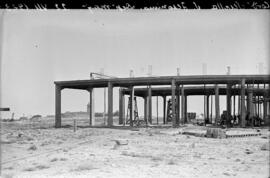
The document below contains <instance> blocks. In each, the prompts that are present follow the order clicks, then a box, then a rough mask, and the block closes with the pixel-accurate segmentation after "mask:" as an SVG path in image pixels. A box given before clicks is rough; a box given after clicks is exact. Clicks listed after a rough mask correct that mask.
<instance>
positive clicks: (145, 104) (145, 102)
mask: <svg viewBox="0 0 270 178" xmlns="http://www.w3.org/2000/svg"><path fill="white" fill-rule="evenodd" d="M143 100H144V121H145V122H146V123H147V115H148V114H147V112H148V111H147V96H145V97H143Z"/></svg>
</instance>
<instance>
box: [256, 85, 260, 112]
mask: <svg viewBox="0 0 270 178" xmlns="http://www.w3.org/2000/svg"><path fill="white" fill-rule="evenodd" d="M257 88H258V89H259V88H260V84H258V85H257ZM257 100H258V117H260V102H259V101H260V95H257Z"/></svg>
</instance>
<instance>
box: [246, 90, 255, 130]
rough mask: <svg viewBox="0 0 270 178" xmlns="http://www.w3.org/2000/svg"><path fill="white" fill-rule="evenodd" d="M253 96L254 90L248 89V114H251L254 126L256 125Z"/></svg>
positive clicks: (250, 117)
mask: <svg viewBox="0 0 270 178" xmlns="http://www.w3.org/2000/svg"><path fill="white" fill-rule="evenodd" d="M252 98H253V92H252V90H250V89H249V90H248V104H247V106H248V107H247V108H248V109H247V110H248V114H249V118H248V119H251V126H252V127H253V126H254V125H253V124H254V117H253V116H254V107H253V103H252Z"/></svg>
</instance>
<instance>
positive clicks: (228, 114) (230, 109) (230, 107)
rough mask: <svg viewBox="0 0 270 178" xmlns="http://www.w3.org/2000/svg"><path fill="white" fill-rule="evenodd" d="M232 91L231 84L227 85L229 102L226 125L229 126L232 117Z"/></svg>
mask: <svg viewBox="0 0 270 178" xmlns="http://www.w3.org/2000/svg"><path fill="white" fill-rule="evenodd" d="M231 90H232V85H231V84H227V89H226V100H227V102H226V103H227V107H226V110H227V116H226V124H227V125H228V124H229V123H228V122H229V121H230V117H231V115H232V100H231V95H232V94H231Z"/></svg>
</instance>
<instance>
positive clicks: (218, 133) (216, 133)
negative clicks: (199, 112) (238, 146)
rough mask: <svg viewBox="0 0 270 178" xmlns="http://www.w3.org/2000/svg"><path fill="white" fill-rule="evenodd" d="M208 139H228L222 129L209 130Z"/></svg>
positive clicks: (207, 131)
mask: <svg viewBox="0 0 270 178" xmlns="http://www.w3.org/2000/svg"><path fill="white" fill-rule="evenodd" d="M206 137H208V138H226V131H225V130H223V129H221V128H207V130H206Z"/></svg>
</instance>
